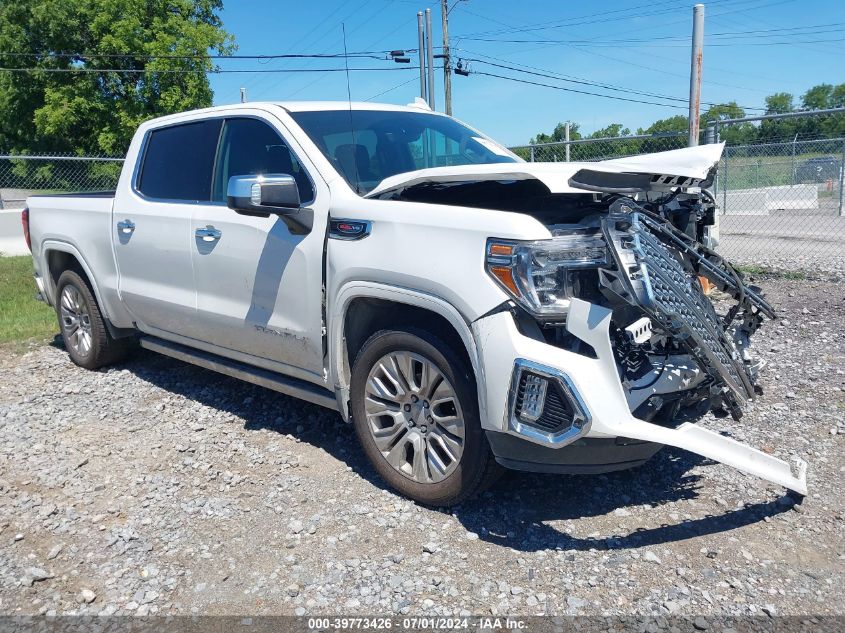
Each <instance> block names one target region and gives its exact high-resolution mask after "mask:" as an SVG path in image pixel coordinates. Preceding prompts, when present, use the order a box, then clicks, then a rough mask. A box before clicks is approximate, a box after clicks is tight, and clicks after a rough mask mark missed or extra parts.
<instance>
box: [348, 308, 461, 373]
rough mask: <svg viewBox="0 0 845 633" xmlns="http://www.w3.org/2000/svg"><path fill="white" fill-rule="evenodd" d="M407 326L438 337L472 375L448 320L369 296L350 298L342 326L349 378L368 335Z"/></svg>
mask: <svg viewBox="0 0 845 633" xmlns="http://www.w3.org/2000/svg"><path fill="white" fill-rule="evenodd" d="M409 327H410V328H418V329H421V330H425V331H426V332H430V333H431V334H434V335H435V336H437V337H438V338H439V339H440V340H442V341H443V342H444V343H446V344H447V345H449V346H450V347H451V348H452V350H453V351H454V352H455V353H456V354H458V356H460V358H461V360H463V361H464V363H465V364H466V367H467V369H468V370H469V371H470V373H471V374H473V375H474V371H473V363H472V360H471V359H470V356H469V352H468V351H467V348H466V345H465V344H464V341H463V339H462V338H461V335H460V334H458V331H457V330H456V329H455V327H454V326H453V325H452V324H451V323H450V322H449V321H448V319H446V318H445V317H443V316H442V315H440V314H438V313H437V312H433V311H431V310H426V309H425V308H420V307H417V306H412V305H408V304H407V303H399V302H396V301H388V300H385V299H373V298H370V297H359V298H357V299H353V300H352V303H351V304H350V305H349V307H348V308H347V310H346V316H345V318H344V323H343V333H344V342H345V352H346V358H345V359H344V369H345V370H346V375H347V376H348V375H349V373H350V370H351V367H352V363H353V362H354V361H355V357H356V356H357V355H358V352H359V351H360V350H361V348H362V347H363V346H364V343H366V341H367V339H368V338H370V336H372V335H373V334H375V333H376V332H378V331H379V330H395V329H397V328H403V329H404V328H409Z"/></svg>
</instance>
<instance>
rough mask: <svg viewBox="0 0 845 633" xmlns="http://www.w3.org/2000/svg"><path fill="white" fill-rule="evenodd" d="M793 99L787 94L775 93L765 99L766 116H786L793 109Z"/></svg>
mask: <svg viewBox="0 0 845 633" xmlns="http://www.w3.org/2000/svg"><path fill="white" fill-rule="evenodd" d="M793 101H794V97H793V96H792V95H791V94H789V93H788V92H776V93H774V94H772V95H769V96H768V97H766V114H786V113H787V112H792V111H793V110H794V109H795V106H794V104H793Z"/></svg>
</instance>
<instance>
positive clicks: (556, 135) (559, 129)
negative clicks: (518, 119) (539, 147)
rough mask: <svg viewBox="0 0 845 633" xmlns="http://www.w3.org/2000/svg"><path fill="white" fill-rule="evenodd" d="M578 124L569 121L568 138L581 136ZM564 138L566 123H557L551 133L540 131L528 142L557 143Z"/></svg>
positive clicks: (573, 139) (571, 139)
mask: <svg viewBox="0 0 845 633" xmlns="http://www.w3.org/2000/svg"><path fill="white" fill-rule="evenodd" d="M580 127H581V126H580V125H579V124H578V123H570V125H569V140H570V141H577V140H578V139H580V138H581V132H580ZM565 140H566V123H558V124H557V125H556V126H555V129H554V130H553V131H552V133H551V134H544V133H543V132H540V133H539V134H537V136H535V137H534V138H532V139H531V141H530V143H531V144H532V145H534V144H535V143H557V142H559V141H565Z"/></svg>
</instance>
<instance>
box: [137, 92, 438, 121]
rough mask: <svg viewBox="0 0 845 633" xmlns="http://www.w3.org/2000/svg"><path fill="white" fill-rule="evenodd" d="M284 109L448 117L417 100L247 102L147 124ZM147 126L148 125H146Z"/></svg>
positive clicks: (157, 119)
mask: <svg viewBox="0 0 845 633" xmlns="http://www.w3.org/2000/svg"><path fill="white" fill-rule="evenodd" d="M251 107H252V108H261V109H265V110H267V109H271V108H279V107H281V108H284V109H285V110H286V111H288V112H314V111H319V110H323V111H326V110H349V109H350V108H351V109H352V110H385V111H396V112H429V113H431V114H435V115H439V116H446V115H444V114H442V113H440V112H432V111H431V109H429V107H428V104H427V103H425V101H423V100H422V99H419V98H418V99H417V100H416V101H415V102H414V103H409V104H408V105H406V106H401V105H394V104H390V103H370V102H369V101H351V102H350V101H247V102H246V103H231V104H227V105H219V106H213V107H210V108H201V109H199V110H188V111H186V112H176V113H174V114H167V115H164V116H161V117H157V118H155V119H151V120H150V121H147V122H146V123H147V124H151V125H156V126H157V125H161V124H163V123H164V124H166V123H170V122H173V121H178V120H180V119H185V118H186V117H191V116H194V115H198V114H201V115H214V114H216V113H223V112H228V111H229V110H239V109H243V108H251ZM145 125H146V124H145Z"/></svg>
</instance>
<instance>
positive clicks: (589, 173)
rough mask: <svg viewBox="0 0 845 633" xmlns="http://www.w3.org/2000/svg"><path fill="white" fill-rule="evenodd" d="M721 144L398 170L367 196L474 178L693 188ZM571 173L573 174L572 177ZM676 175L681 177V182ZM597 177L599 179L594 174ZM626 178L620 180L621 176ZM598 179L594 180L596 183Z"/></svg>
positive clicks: (571, 188) (594, 187)
mask: <svg viewBox="0 0 845 633" xmlns="http://www.w3.org/2000/svg"><path fill="white" fill-rule="evenodd" d="M724 147H725V144H724V143H718V144H713V145H699V146H698V147H685V148H683V149H674V150H670V151H668V152H656V153H654V154H640V155H638V156H630V157H628V158H614V159H611V160H605V161H597V162H578V163H526V162H522V163H494V164H489V165H456V166H452V167H433V168H431V169H419V170H417V171H410V172H406V173H403V174H396V175H395V176H390V177H389V178H385V179H384V180H382V181H381V182H380V183H379V184H378V186H377V187H375V189H373V190H372V191H370V193H369V194H367V196H366V197H368V198H372V197H376V196H379V195H380V194H383V193H385V192H388V191H393V190H397V189H405V188H407V187H413V186H415V185H419V184H422V183H457V182H477V181H481V180H499V181H501V180H528V179H532V178H534V179H537V180H539V181H540V182H542V183H543V184H544V185H545V186H546V187H548V188H549V192H551V193H585V192H589V191H633V190H641V191H645V190H647V189H649V188H651V187H646V186H643V183H644V182H645V183H656V185H657V186H659V185H664V186H666V187H669V186H696V185H697V184H698V183H699V182H700V181H702V180H705V179H706V178H707V177H708V175H709V174H710V171H711V170H712V169H713V167H714V166H715V165H716V164H717V163H718V162H719V159H720V158H721V156H722V151H723V150H724ZM596 174H599V175H600V174H624V175H631V176H642V177H645V176H648V178H645V179H643V178H640V179H638V180H633V181H631V180H627V181H624V182H623V181H620V180H619V179H610V180H609V182H598V184H596V182H597V176H596ZM573 177H575V178H573ZM679 179H680V180H679ZM598 180H601V178H600V177H598ZM623 180H624V179H623ZM594 181H596V182H594Z"/></svg>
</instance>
